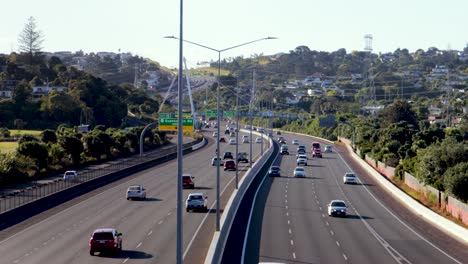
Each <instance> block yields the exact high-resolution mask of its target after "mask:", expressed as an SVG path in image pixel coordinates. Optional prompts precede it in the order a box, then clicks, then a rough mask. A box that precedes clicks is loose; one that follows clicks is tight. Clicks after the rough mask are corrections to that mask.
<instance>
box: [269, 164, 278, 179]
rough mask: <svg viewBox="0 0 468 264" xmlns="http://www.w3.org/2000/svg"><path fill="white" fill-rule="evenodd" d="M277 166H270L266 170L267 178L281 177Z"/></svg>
mask: <svg viewBox="0 0 468 264" xmlns="http://www.w3.org/2000/svg"><path fill="white" fill-rule="evenodd" d="M280 171H281V170H280V167H279V166H271V167H270V169H269V170H268V176H270V177H281V174H280Z"/></svg>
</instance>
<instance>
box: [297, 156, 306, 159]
mask: <svg viewBox="0 0 468 264" xmlns="http://www.w3.org/2000/svg"><path fill="white" fill-rule="evenodd" d="M299 158H300V159H307V157H306V156H304V155H300V156H299Z"/></svg>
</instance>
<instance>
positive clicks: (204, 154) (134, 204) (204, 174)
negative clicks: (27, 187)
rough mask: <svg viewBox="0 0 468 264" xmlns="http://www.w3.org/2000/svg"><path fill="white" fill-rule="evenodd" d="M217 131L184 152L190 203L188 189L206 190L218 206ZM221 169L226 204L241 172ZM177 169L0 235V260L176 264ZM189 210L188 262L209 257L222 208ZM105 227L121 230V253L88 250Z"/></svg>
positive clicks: (173, 165)
mask: <svg viewBox="0 0 468 264" xmlns="http://www.w3.org/2000/svg"><path fill="white" fill-rule="evenodd" d="M213 130H214V129H211V131H213ZM221 131H224V127H221ZM211 134H212V132H207V133H205V135H206V137H207V138H208V139H209V145H208V146H205V147H204V148H202V149H200V150H198V151H196V152H194V153H190V154H188V155H185V156H184V162H183V164H184V165H183V166H184V173H191V174H192V175H193V176H195V185H196V186H195V190H184V205H185V198H186V197H187V195H188V194H189V193H191V192H203V193H205V195H207V196H208V200H209V206H210V207H211V208H215V204H214V202H215V197H216V189H215V186H216V169H215V167H213V166H211V158H212V157H213V156H214V155H215V148H216V144H214V143H215V142H214V139H213V137H212V135H211ZM223 136H224V135H223ZM239 138H241V137H240V136H239ZM265 148H266V146H265ZM253 149H254V157H255V156H257V155H259V153H260V144H254V148H253ZM227 150H229V151H232V153H233V154H234V153H235V146H234V145H228V144H227V143H221V152H220V154H221V155H222V153H223V152H224V151H227ZM239 151H244V152H249V144H242V143H240V144H239ZM242 164H243V163H242ZM243 166H244V168H243V169H242V171H239V174H241V173H242V174H243V173H244V171H245V170H246V168H245V166H247V165H243ZM220 171H221V173H220V179H221V181H220V185H221V191H224V190H225V192H224V194H222V197H221V198H222V204H221V208H224V206H225V204H226V201H227V199H228V198H229V196H230V194H231V192H232V190H233V189H234V182H235V172H234V171H227V172H225V171H223V169H222V168H221V170H220ZM176 175H177V162H176V160H173V161H170V162H167V163H164V164H161V165H159V166H157V167H154V168H152V169H148V170H145V171H142V172H139V173H137V174H135V175H132V176H129V177H127V178H125V179H122V180H120V181H117V182H115V183H113V184H110V185H109V186H106V187H103V188H101V189H98V190H95V191H93V192H91V193H90V194H88V195H85V196H84V197H82V198H81V199H78V200H79V201H78V202H75V203H72V204H71V205H70V206H67V207H65V208H63V209H62V210H59V211H58V210H55V211H54V210H50V212H44V213H43V214H42V216H41V218H40V219H41V220H40V221H36V222H34V223H32V224H31V225H28V226H24V227H23V228H22V230H19V231H18V230H16V231H15V232H14V233H12V234H8V236H6V238H5V239H4V240H2V241H0V255H1V261H0V262H1V263H2V264H7V263H8V264H10V263H11V264H16V263H38V264H39V263H41V264H42V263H67V264H72V263H175V260H176V255H175V254H176V250H175V247H176ZM132 184H142V185H143V187H144V188H146V189H147V199H146V201H127V200H126V199H125V191H126V189H127V187H128V186H129V185H132ZM183 214H184V215H183V228H184V231H183V234H184V235H183V237H184V239H183V246H184V249H185V252H184V256H185V258H184V263H203V261H204V257H205V255H206V252H207V250H208V247H209V244H210V242H211V238H212V235H213V232H214V229H215V216H216V212H215V210H214V209H211V210H209V212H207V213H194V212H190V213H186V212H185V210H184V213H183ZM106 227H110V228H116V229H117V230H118V231H119V232H122V233H123V251H122V252H121V253H120V254H119V255H116V256H112V255H103V256H100V255H96V256H90V254H89V247H88V240H89V237H90V235H91V233H92V231H93V230H94V229H96V228H106ZM2 232H8V230H4V231H1V232H0V233H2Z"/></svg>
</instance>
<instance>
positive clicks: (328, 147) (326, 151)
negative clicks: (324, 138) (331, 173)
mask: <svg viewBox="0 0 468 264" xmlns="http://www.w3.org/2000/svg"><path fill="white" fill-rule="evenodd" d="M323 152H325V153H330V152H333V150H332V146H330V145H326V146H325V148H324V151H323Z"/></svg>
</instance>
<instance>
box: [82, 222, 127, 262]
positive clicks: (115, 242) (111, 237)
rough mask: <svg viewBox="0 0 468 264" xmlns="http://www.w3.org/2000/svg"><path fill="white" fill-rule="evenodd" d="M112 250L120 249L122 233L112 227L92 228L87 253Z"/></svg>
mask: <svg viewBox="0 0 468 264" xmlns="http://www.w3.org/2000/svg"><path fill="white" fill-rule="evenodd" d="M105 251H106V252H112V253H115V254H117V253H119V252H120V251H122V233H119V232H118V231H117V230H115V229H113V228H102V229H96V230H94V232H93V234H92V235H91V238H90V239H89V254H90V255H91V256H94V252H100V253H103V252H105Z"/></svg>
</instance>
